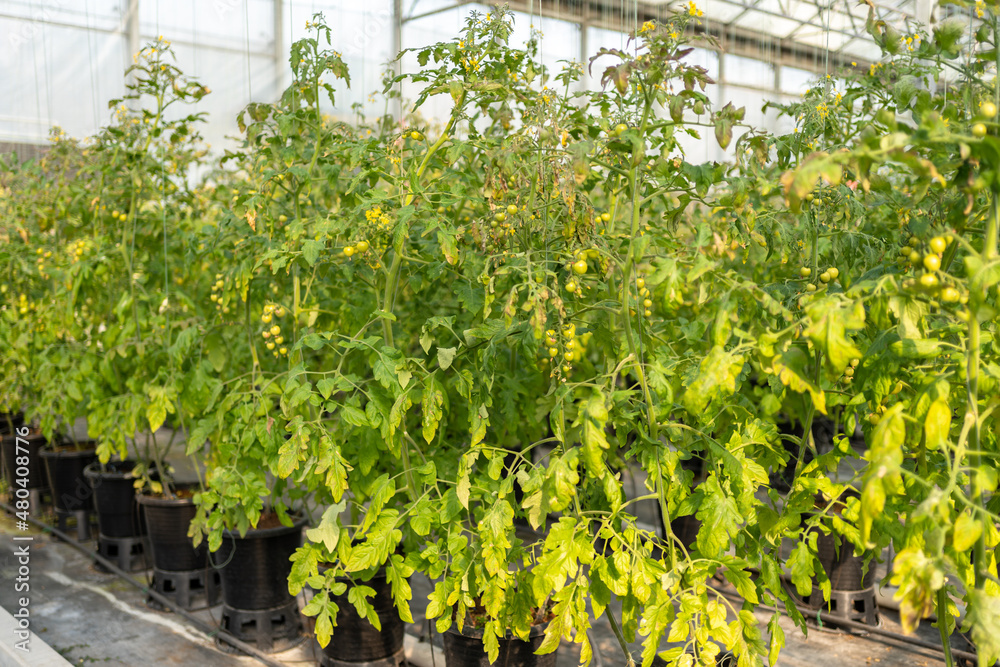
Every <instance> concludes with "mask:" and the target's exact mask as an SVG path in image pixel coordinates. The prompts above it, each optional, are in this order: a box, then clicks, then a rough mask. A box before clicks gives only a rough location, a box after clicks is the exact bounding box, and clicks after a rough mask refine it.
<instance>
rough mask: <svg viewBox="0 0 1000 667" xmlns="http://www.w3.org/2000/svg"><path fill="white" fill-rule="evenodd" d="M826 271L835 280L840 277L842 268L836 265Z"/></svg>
mask: <svg viewBox="0 0 1000 667" xmlns="http://www.w3.org/2000/svg"><path fill="white" fill-rule="evenodd" d="M826 272H827V273H829V274H830V277H831V278H833V279H834V280H836V279H837V278H839V277H840V269H838V268H837V267H835V266H831V267H830V268H829V269H827V270H826Z"/></svg>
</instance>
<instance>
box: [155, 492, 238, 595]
mask: <svg viewBox="0 0 1000 667" xmlns="http://www.w3.org/2000/svg"><path fill="white" fill-rule="evenodd" d="M181 492H182V493H183V492H184V490H183V489H182V491H181ZM136 500H137V501H138V503H139V505H140V506H141V507H142V511H143V516H144V518H145V522H146V529H147V533H148V536H147V540H148V544H149V548H150V551H151V552H152V565H153V588H154V589H155V590H156V591H157V592H159V593H161V594H162V595H165V596H166V597H168V598H172V599H173V600H174V601H175V602H176V603H177V604H179V605H180V606H181V607H183V608H185V609H198V608H204V607H210V606H212V605H214V604H216V603H217V601H218V598H219V593H220V590H221V585H222V581H221V575H220V573H219V571H218V570H216V569H215V568H211V567H209V564H208V545H207V544H205V543H204V542H203V543H202V544H200V545H199V546H198V547H197V548H195V547H194V545H193V543H192V541H191V538H190V537H188V527H189V526H190V524H191V519H193V518H194V516H195V512H196V507H195V504H194V501H193V500H192V499H191V498H190V497H189V496H187V495H181V496H176V497H173V498H164V497H162V496H149V495H139V496H137V498H136Z"/></svg>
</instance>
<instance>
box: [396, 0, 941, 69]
mask: <svg viewBox="0 0 1000 667" xmlns="http://www.w3.org/2000/svg"><path fill="white" fill-rule="evenodd" d="M420 1H421V0H413V2H412V4H411V5H410V11H409V12H408V15H404V14H403V12H402V2H401V0H396V3H395V5H396V8H397V16H399V17H400V20H399V21H397V24H406V23H408V22H410V21H414V20H417V19H421V18H425V17H428V16H432V15H434V14H438V13H440V12H444V11H449V10H452V9H455V8H456V7H460V6H463V5H469V4H483V2H482V0H479V1H478V2H477V0H457V1H456V2H454V3H453V4H449V5H447V6H444V7H437V8H435V9H433V10H430V11H426V12H422V13H413V12H414V10H415V9H417V7H418V5H419V4H420ZM507 4H508V5H509V7H510V8H511V9H513V10H516V11H520V12H524V13H526V14H532V15H539V16H543V17H546V18H553V19H560V20H564V21H569V22H573V23H577V24H579V25H581V26H583V27H587V26H592V27H598V28H606V29H610V30H621V29H622V23H621V21H620V20H619V19H618V18H617V15H618V13H619V12H620V11H622V10H624V11H625V12H626V13H627V14H628V15H629V17H630V18H631V20H632V22H634V24H635V25H636V26H638V25H641V24H642V22H643V21H646V20H650V19H663V18H666V17H667V16H669V12H668V9H667V5H668V1H667V0H663V1H658V0H643V1H641V2H633V3H631V4H630V5H624V6H623V5H617V6H612V5H611V3H609V2H608V1H607V0H507ZM697 4H698V6H699V8H700V9H702V10H703V11H704V18H703V20H702V22H701V23H700V25H697V26H694V31H695V32H696V33H700V34H705V35H708V36H711V37H713V38H714V39H715V41H716V42H717V46H716V47H715V48H717V49H718V50H720V51H723V52H725V53H730V54H734V55H743V56H748V57H753V58H757V59H759V58H760V44H761V42H762V39H767V38H770V48H771V50H772V52H773V54H774V55H773V58H772V59H771V62H773V63H774V64H776V65H788V66H793V67H798V68H800V69H804V70H808V71H813V72H827V73H829V72H832V71H833V70H835V69H836V68H838V67H843V66H846V65H848V64H851V63H860V64H862V65H867V64H868V63H871V62H874V61H876V60H878V57H879V54H880V50H879V48H878V46H877V45H876V44H875V42H874V40H873V39H872V37H871V36H870V35H869V34H868V32H867V29H866V23H867V20H868V12H869V5H868V2H867V1H866V0H861V1H860V2H858V1H856V0H828V1H827V2H816V1H815V0H700V1H699V2H698V3H697ZM936 5H937V0H872V4H871V7H872V9H873V10H874V12H875V16H876V19H877V20H879V21H884V22H886V23H888V24H891V25H893V26H895V27H896V28H897V29H905V28H907V27H909V26H912V25H914V24H918V23H919V24H924V25H927V24H929V23H930V22H931V18H932V16H934V13H935V10H936ZM609 9H611V10H613V11H612V12H609Z"/></svg>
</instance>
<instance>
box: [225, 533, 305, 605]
mask: <svg viewBox="0 0 1000 667" xmlns="http://www.w3.org/2000/svg"><path fill="white" fill-rule="evenodd" d="M269 514H270V513H269ZM272 516H273V517H274V518H273V519H272V518H271V516H268V515H264V516H262V517H261V520H260V521H259V522H258V524H257V526H258V527H257V528H255V529H250V530H248V531H247V533H246V535H245V536H243V537H240V535H239V533H238V532H236V531H232V532H231V531H228V530H226V531H224V532H223V536H222V546H220V547H219V550H218V551H217V552H216V553H215V554H213V555H212V557H211V559H212V562H213V564H214V566H215V567H221V568H222V595H223V599H224V600H225V603H226V605H227V606H229V607H231V608H233V609H245V610H255V609H270V608H272V607H278V606H280V605H283V604H286V603H288V602H289V601H290V600H291V599H292V596H291V595H290V594H289V593H288V575H289V574H291V569H292V563H291V561H290V560H289V558H291V556H292V554H293V553H295V550H296V549H298V548H299V546H300V545H301V544H302V527H303V526H304V525H305V519H299V520H297V521H296V522H295V524H294V525H293V526H291V527H288V526H284V525H282V524H281V522H280V521H279V520H278V519H277V516H275V515H272ZM275 524H276V525H275Z"/></svg>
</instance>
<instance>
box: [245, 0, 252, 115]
mask: <svg viewBox="0 0 1000 667" xmlns="http://www.w3.org/2000/svg"><path fill="white" fill-rule="evenodd" d="M249 4H250V3H249V2H244V3H243V45H244V49H245V52H246V58H247V102H248V103H249V102H252V101H253V79H252V78H251V72H250V7H249Z"/></svg>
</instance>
